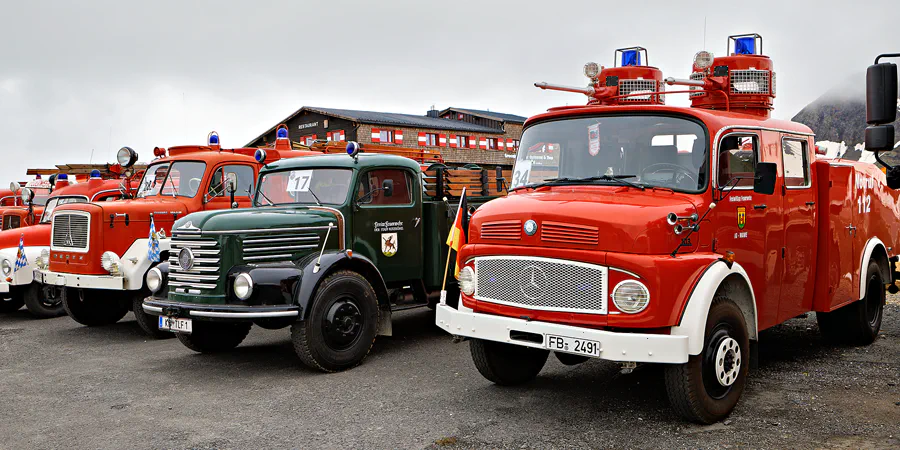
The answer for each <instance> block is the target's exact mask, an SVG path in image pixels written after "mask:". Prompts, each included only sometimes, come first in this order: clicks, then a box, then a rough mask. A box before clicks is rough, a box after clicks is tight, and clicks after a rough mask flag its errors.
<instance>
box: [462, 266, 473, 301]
mask: <svg viewBox="0 0 900 450" xmlns="http://www.w3.org/2000/svg"><path fill="white" fill-rule="evenodd" d="M476 285H477V283H476V282H475V271H474V270H472V268H471V267H469V266H466V267H463V268H462V270H460V271H459V290H460V291H462V293H463V294H466V295H472V294H474V293H475V286H476Z"/></svg>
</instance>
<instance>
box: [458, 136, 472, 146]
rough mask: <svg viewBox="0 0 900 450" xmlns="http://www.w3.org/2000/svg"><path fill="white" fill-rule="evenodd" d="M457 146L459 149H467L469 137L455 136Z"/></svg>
mask: <svg viewBox="0 0 900 450" xmlns="http://www.w3.org/2000/svg"><path fill="white" fill-rule="evenodd" d="M456 139H458V144H457V145H458V146H459V148H467V147H468V146H469V137H468V136H457V137H456Z"/></svg>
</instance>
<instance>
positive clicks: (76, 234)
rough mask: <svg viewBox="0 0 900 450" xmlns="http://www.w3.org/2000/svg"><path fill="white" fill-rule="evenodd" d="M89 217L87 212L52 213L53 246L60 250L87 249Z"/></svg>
mask: <svg viewBox="0 0 900 450" xmlns="http://www.w3.org/2000/svg"><path fill="white" fill-rule="evenodd" d="M90 225H91V218H90V216H89V215H87V214H79V213H65V212H62V211H60V212H59V213H57V214H54V215H53V231H52V234H53V241H52V243H53V248H54V249H60V250H75V251H78V250H82V251H83V250H87V248H88V233H89V232H90V228H91V227H90Z"/></svg>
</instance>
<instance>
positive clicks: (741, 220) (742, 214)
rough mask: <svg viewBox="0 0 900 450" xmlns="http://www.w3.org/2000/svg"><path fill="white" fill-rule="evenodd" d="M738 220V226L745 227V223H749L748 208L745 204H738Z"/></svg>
mask: <svg viewBox="0 0 900 450" xmlns="http://www.w3.org/2000/svg"><path fill="white" fill-rule="evenodd" d="M737 222H738V228H740V229H742V230H743V229H744V225H746V224H747V208H746V207H744V206H738V209H737Z"/></svg>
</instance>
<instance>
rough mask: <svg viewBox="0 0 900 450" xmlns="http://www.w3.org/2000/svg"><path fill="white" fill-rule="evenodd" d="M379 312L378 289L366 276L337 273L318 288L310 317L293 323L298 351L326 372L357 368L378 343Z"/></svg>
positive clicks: (315, 367) (305, 359)
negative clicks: (376, 291)
mask: <svg viewBox="0 0 900 450" xmlns="http://www.w3.org/2000/svg"><path fill="white" fill-rule="evenodd" d="M379 313H380V311H379V309H378V297H377V296H376V294H375V289H372V285H370V284H369V282H368V281H366V279H365V278H364V277H363V276H362V275H360V274H358V273H356V272H353V271H349V270H341V271H338V272H335V273H334V274H332V275H329V276H328V278H326V279H325V281H323V282H322V284H321V285H320V286H319V288H318V289H317V290H316V294H315V296H314V297H313V303H312V309H311V310H310V313H309V316H308V317H306V319H305V320H302V321H299V322H295V323H294V324H293V325H292V326H291V340H292V341H293V343H294V351H295V352H296V353H297V356H298V357H300V360H301V361H303V364H306V365H307V366H309V367H311V368H313V369H318V370H321V371H323V372H337V371H340V370H346V369H349V368H351V367H354V366H356V365H358V364H359V363H361V362H362V360H363V359H364V358H365V357H366V355H368V354H369V350H370V349H371V348H372V345H373V344H374V343H375V335H376V334H377V332H378V315H379Z"/></svg>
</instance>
